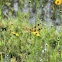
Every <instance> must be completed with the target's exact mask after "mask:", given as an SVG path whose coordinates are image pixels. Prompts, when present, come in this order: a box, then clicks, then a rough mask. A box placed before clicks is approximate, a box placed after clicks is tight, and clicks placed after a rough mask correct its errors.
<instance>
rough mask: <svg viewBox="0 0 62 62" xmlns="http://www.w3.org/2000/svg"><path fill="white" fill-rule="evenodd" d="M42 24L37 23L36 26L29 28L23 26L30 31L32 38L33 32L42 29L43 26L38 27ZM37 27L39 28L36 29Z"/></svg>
mask: <svg viewBox="0 0 62 62" xmlns="http://www.w3.org/2000/svg"><path fill="white" fill-rule="evenodd" d="M40 25H41V23H39V24H37V25H36V26H34V27H32V28H31V29H28V28H27V27H26V28H23V29H24V30H25V31H28V32H30V39H31V32H36V31H37V32H38V31H40V30H41V29H42V27H41V28H38V27H39V26H40ZM36 28H38V29H36Z"/></svg>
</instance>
